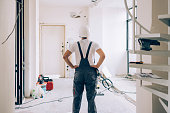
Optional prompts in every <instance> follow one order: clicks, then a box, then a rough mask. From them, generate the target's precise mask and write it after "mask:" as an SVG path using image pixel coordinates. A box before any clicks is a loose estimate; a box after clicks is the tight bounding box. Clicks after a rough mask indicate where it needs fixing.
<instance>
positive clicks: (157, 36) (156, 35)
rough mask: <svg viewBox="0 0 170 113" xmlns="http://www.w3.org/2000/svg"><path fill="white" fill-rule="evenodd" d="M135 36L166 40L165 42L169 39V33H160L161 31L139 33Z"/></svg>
mask: <svg viewBox="0 0 170 113" xmlns="http://www.w3.org/2000/svg"><path fill="white" fill-rule="evenodd" d="M136 38H146V39H152V40H159V41H167V42H168V41H170V35H169V34H161V33H152V34H141V35H136Z"/></svg>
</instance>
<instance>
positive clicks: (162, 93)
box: [142, 85, 168, 100]
mask: <svg viewBox="0 0 170 113" xmlns="http://www.w3.org/2000/svg"><path fill="white" fill-rule="evenodd" d="M142 88H143V89H145V90H147V91H149V92H151V93H153V94H155V95H156V96H159V97H161V98H163V99H165V100H168V88H165V87H161V86H153V85H143V86H142Z"/></svg>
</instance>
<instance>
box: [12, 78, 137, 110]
mask: <svg viewBox="0 0 170 113" xmlns="http://www.w3.org/2000/svg"><path fill="white" fill-rule="evenodd" d="M114 80H116V79H114ZM114 80H113V82H114V83H115V85H116V84H117V81H118V80H116V81H114ZM119 80H120V79H119ZM72 81H73V79H55V80H54V90H53V91H50V92H48V93H47V94H46V95H45V97H44V98H43V99H36V100H33V101H31V102H29V101H30V100H32V99H31V98H29V99H26V100H25V103H26V102H29V103H26V104H23V105H21V106H20V107H23V108H24V107H28V106H33V107H30V108H25V109H16V110H15V113H71V111H72V100H73V98H72V97H69V96H72V83H73V82H72ZM119 83H120V82H119ZM122 83H123V82H122ZM124 83H125V82H124ZM100 86H101V87H100V89H98V90H97V91H98V92H100V91H102V90H104V88H103V87H102V85H100ZM103 93H104V96H97V97H96V106H97V111H98V113H136V106H135V105H134V104H132V103H130V102H129V101H127V100H126V99H125V98H124V96H121V95H119V94H116V93H113V92H109V91H108V90H106V91H105V92H103ZM62 97H69V98H65V99H63V100H62V101H61V102H59V101H55V102H50V103H44V104H40V105H36V104H39V103H42V102H49V101H53V100H58V99H59V98H62ZM133 97H135V95H134V94H133ZM16 107H19V106H16ZM80 113H87V101H86V94H85V92H84V94H83V99H82V106H81V110H80Z"/></svg>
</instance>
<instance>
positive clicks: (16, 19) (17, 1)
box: [2, 0, 23, 45]
mask: <svg viewBox="0 0 170 113" xmlns="http://www.w3.org/2000/svg"><path fill="white" fill-rule="evenodd" d="M16 2H17V3H19V4H20V5H21V8H20V10H19V12H18V14H17V17H16V19H15V24H14V27H13V29H12V31H11V33H10V34H9V35H8V36H7V38H6V39H5V40H4V41H3V42H2V45H3V44H4V43H6V42H7V41H8V39H9V38H10V36H11V35H12V34H13V32H14V30H15V28H16V25H17V20H18V17H19V16H20V13H21V11H22V10H23V4H22V3H20V2H18V1H17V0H16Z"/></svg>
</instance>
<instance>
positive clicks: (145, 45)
mask: <svg viewBox="0 0 170 113" xmlns="http://www.w3.org/2000/svg"><path fill="white" fill-rule="evenodd" d="M138 42H139V44H140V46H141V47H140V49H141V50H145V51H150V50H152V48H151V47H150V46H151V45H156V46H160V42H159V41H157V40H151V39H144V38H139V39H138Z"/></svg>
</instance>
